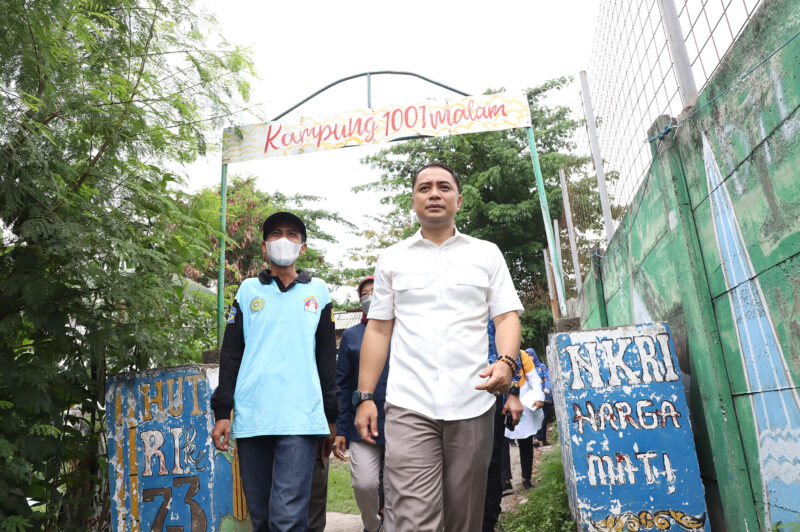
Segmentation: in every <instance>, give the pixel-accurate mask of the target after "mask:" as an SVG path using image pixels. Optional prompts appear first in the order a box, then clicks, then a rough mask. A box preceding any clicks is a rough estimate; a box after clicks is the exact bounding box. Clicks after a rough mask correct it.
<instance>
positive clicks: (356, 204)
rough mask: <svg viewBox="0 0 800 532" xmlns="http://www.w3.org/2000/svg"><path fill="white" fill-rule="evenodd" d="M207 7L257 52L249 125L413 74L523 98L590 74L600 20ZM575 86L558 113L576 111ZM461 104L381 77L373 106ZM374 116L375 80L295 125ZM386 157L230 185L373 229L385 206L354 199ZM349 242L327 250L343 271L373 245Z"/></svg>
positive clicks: (286, 165) (322, 163)
mask: <svg viewBox="0 0 800 532" xmlns="http://www.w3.org/2000/svg"><path fill="white" fill-rule="evenodd" d="M200 6H201V7H203V8H205V9H206V10H208V11H210V12H211V13H213V14H214V15H215V16H216V17H217V19H218V22H219V26H220V29H221V31H222V32H223V33H224V35H225V36H226V38H227V39H228V40H229V41H230V42H231V43H234V44H239V45H244V46H250V47H251V52H252V57H253V58H254V61H255V67H256V70H257V72H258V74H259V76H260V78H261V79H260V80H257V81H255V83H254V86H253V90H252V96H251V99H250V102H249V103H250V104H254V103H259V104H261V105H262V109H263V115H262V116H261V117H260V118H259V117H257V116H254V115H249V114H242V115H239V116H238V118H237V119H236V123H237V124H239V125H243V124H248V123H253V122H258V121H261V119H271V118H272V117H274V116H276V115H277V114H278V113H281V112H283V111H284V110H286V109H288V108H289V107H291V106H292V105H294V104H295V103H297V102H299V101H300V100H301V99H303V98H305V97H306V96H308V95H310V94H311V93H313V92H315V91H316V90H318V89H320V88H322V87H324V86H325V85H327V84H329V83H331V82H333V81H336V80H338V79H340V78H343V77H346V76H350V75H353V74H358V73H361V72H366V71H375V70H402V71H411V72H414V73H417V74H421V75H423V76H426V77H428V78H431V79H434V80H436V81H439V82H441V83H444V84H446V85H449V86H451V87H454V88H456V89H459V90H461V91H464V92H467V93H470V94H479V93H482V92H483V91H484V90H486V89H487V88H501V87H504V88H505V89H506V90H509V91H511V90H517V91H518V90H521V89H524V88H526V87H530V86H535V85H537V84H540V83H542V82H544V81H546V80H548V79H551V78H554V77H558V76H562V75H565V76H573V77H575V78H577V75H578V72H579V71H580V70H584V69H586V68H587V64H588V59H589V53H590V48H591V42H592V38H593V36H594V24H595V20H596V18H597V2H596V1H595V0H581V1H577V0H560V1H557V2H556V1H543V0H525V1H516V0H515V1H497V0H495V1H493V2H486V1H484V2H473V1H464V0H461V1H458V2H456V1H450V0H447V1H445V0H439V1H433V0H427V1H424V2H423V1H419V0H405V1H404V2H382V1H379V0H372V1H369V2H368V1H347V0H345V1H342V2H331V1H321V0H312V1H304V2H274V1H270V0H260V1H255V0H246V1H245V0H228V1H227V2H221V1H219V0H205V1H204V2H201V3H200ZM577 84H578V83H577V81H576V82H575V83H573V85H572V87H570V89H569V90H567V91H564V93H563V94H560V95H558V96H557V97H556V98H555V99H554V100H553V102H552V103H559V104H567V105H576V104H577V103H578V89H577ZM452 95H453V93H451V92H449V91H446V90H444V89H441V88H439V87H436V86H434V85H431V84H429V83H426V82H424V81H422V80H418V79H415V78H410V77H398V76H376V77H373V81H372V105H373V107H381V106H384V105H387V104H395V103H397V104H400V103H406V102H408V103H413V102H417V101H421V100H424V99H428V98H443V97H447V96H452ZM366 107H367V87H366V79H365V78H360V79H357V80H352V81H348V82H345V83H343V84H341V85H338V86H337V87H335V88H333V89H331V90H329V91H327V92H326V93H323V94H322V95H321V96H319V97H317V98H315V99H314V100H312V101H310V102H308V103H307V104H305V105H304V106H302V107H301V108H300V109H299V110H297V111H294V112H293V113H292V114H290V115H289V116H288V117H287V118H290V119H291V118H299V117H300V116H304V115H305V116H308V115H323V116H328V115H332V114H336V113H338V112H340V111H346V110H351V109H359V108H366ZM219 136H220V137H221V131H220V132H219ZM378 149H380V147H377V148H372V147H356V148H347V149H342V150H331V151H327V152H319V153H311V154H304V155H292V156H288V157H276V158H271V159H268V160H261V161H255V162H250V163H239V164H232V165H230V166H229V167H228V175H231V174H243V175H253V176H256V177H257V182H258V186H259V187H260V188H261V189H263V190H266V191H269V192H273V191H280V192H283V193H285V194H294V193H304V194H315V195H319V196H322V197H324V198H325V201H324V202H323V203H322V204H321V206H322V207H323V208H326V209H328V210H334V211H339V212H340V213H341V214H342V215H344V217H345V218H347V219H349V220H350V221H352V222H354V223H356V224H357V225H359V226H362V227H363V226H364V225H365V224H367V223H368V222H366V221H365V218H364V217H365V216H368V215H372V216H375V215H379V214H380V213H381V212H382V211H381V206H380V205H379V204H378V197H379V196H377V195H373V194H367V193H360V194H354V193H353V192H352V191H351V189H352V187H353V186H356V185H359V184H363V183H366V182H369V181H373V180H375V179H377V177H378V175H377V173H376V172H375V171H374V170H372V169H370V168H369V167H368V166H366V165H362V164H361V163H360V162H359V160H360V159H361V158H362V157H364V156H365V155H367V154H369V153H373V152H375V151H377V150H378ZM220 165H221V163H220V155H219V152H216V153H214V154H212V155H211V156H210V157H208V158H207V159H206V160H204V161H202V162H200V163H196V164H194V165H192V166H190V167H188V168H187V169H186V171H187V174H188V176H189V180H188V189H189V190H191V191H196V190H199V189H201V188H204V187H209V186H214V185H216V184H218V183H219V179H220ZM340 235H341V236H340V238H339V240H340V243H339V244H337V245H327V244H326V245H325V246H322V247H323V248H325V250H326V256H327V258H328V260H330V261H332V262H334V263H335V262H337V261H339V260H342V259H343V258H344V256H345V253H346V250H347V248H350V247H353V246H356V245H359V244H361V243H363V240H362V239H359V237H358V236H357V235H348V234H344V232H343V231H340ZM310 238H312V239H313V235H310Z"/></svg>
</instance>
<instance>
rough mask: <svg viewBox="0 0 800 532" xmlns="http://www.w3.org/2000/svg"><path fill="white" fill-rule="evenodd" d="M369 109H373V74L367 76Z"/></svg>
mask: <svg viewBox="0 0 800 532" xmlns="http://www.w3.org/2000/svg"><path fill="white" fill-rule="evenodd" d="M367 109H372V74H367Z"/></svg>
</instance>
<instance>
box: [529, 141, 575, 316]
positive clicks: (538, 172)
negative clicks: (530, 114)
mask: <svg viewBox="0 0 800 532" xmlns="http://www.w3.org/2000/svg"><path fill="white" fill-rule="evenodd" d="M525 129H526V131H527V133H528V145H529V146H530V148H531V162H532V163H533V174H534V175H535V176H536V188H537V189H538V190H537V191H538V193H539V206H540V207H541V209H542V219H543V220H544V231H545V234H546V235H547V247H548V248H550V259H551V261H552V262H553V263H554V267H555V268H557V269H556V270H555V273H556V294H558V306H559V308H560V309H561V314H563V315H566V314H567V301H566V299H565V298H564V283H563V281H562V282H559V281H560V280H561V279H562V277H561V265H559V264H555V262H556V257H555V255H554V253H555V242H554V241H553V228H552V227H551V226H550V208H549V207H548V206H547V195H545V190H544V180H543V179H542V169H541V168H540V167H539V153H538V152H537V151H536V139H535V138H534V136H533V128H530V127H528V128H525Z"/></svg>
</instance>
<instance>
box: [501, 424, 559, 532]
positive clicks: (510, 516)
mask: <svg viewBox="0 0 800 532" xmlns="http://www.w3.org/2000/svg"><path fill="white" fill-rule="evenodd" d="M554 436H556V438H553V439H554V440H555V441H554V442H553V443H552V444H551V445H549V446H546V447H543V448H539V449H537V452H536V460H535V463H534V470H533V481H534V483H535V484H534V486H533V489H531V490H527V491H521V492H518V493H515V494H514V495H512V497H514V499H512V504H511V505H510V506H511V507H510V508H509V509H508V510H506V509H505V508H504V512H503V515H502V516H501V517H500V522H499V523H498V529H499V530H501V531H503V532H573V531H574V530H575V523H574V522H573V521H572V516H571V514H570V511H569V503H568V502H567V488H566V484H565V482H564V471H563V469H562V467H561V445H560V443H559V442H558V441H557V434H554ZM512 453H513V451H512ZM515 503H516V504H515ZM504 506H505V505H504Z"/></svg>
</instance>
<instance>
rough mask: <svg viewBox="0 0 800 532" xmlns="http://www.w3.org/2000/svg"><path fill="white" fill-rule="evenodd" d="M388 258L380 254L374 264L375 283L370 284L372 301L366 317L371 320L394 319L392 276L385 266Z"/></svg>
mask: <svg viewBox="0 0 800 532" xmlns="http://www.w3.org/2000/svg"><path fill="white" fill-rule="evenodd" d="M387 262H388V259H387V257H386V255H381V257H380V259H378V264H377V265H376V266H375V284H374V285H373V286H372V302H371V303H370V305H369V314H368V315H367V318H369V319H371V320H391V319H394V291H393V290H392V276H391V272H389V271H388V270H387V268H386V266H387Z"/></svg>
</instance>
